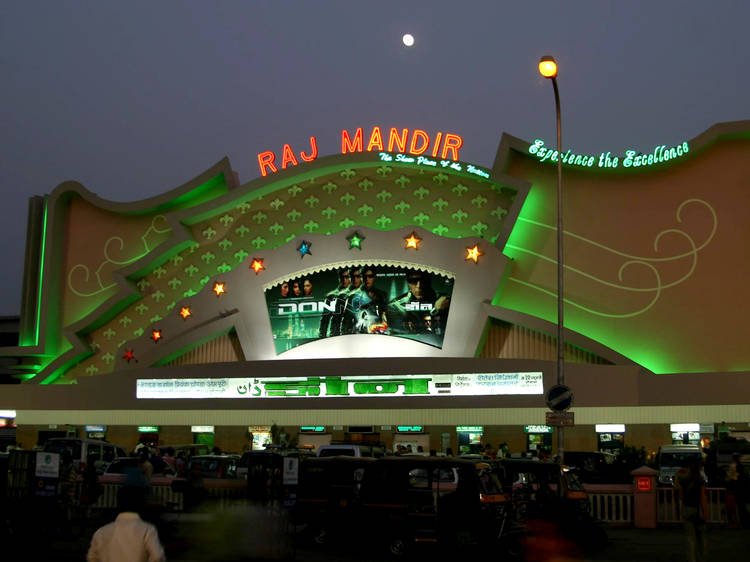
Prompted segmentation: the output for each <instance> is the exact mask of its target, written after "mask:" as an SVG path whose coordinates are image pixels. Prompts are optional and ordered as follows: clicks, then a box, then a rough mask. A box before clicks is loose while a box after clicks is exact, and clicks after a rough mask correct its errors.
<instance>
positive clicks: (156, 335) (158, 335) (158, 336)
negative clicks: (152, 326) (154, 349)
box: [151, 330, 164, 343]
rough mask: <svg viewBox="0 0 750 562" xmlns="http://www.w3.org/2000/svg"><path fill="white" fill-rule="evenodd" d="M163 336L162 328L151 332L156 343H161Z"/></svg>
mask: <svg viewBox="0 0 750 562" xmlns="http://www.w3.org/2000/svg"><path fill="white" fill-rule="evenodd" d="M163 337H164V336H163V335H162V333H161V330H154V331H153V332H151V339H152V340H154V343H159V340H160V339H162V338H163Z"/></svg>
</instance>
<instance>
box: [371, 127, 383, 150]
mask: <svg viewBox="0 0 750 562" xmlns="http://www.w3.org/2000/svg"><path fill="white" fill-rule="evenodd" d="M373 147H377V149H378V150H381V151H382V150H383V137H382V135H381V134H380V127H373V128H372V134H371V135H370V142H368V143H367V152H372V149H373Z"/></svg>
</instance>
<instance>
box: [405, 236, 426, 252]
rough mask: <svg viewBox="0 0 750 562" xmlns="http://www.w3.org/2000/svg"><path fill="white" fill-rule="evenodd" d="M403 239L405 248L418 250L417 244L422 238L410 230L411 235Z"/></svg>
mask: <svg viewBox="0 0 750 562" xmlns="http://www.w3.org/2000/svg"><path fill="white" fill-rule="evenodd" d="M404 241H405V242H406V249H407V250H408V249H409V248H414V249H415V250H419V248H418V246H419V243H420V242H421V241H422V239H421V238H419V237H418V236H417V233H416V232H412V233H411V236H408V237H407V238H404Z"/></svg>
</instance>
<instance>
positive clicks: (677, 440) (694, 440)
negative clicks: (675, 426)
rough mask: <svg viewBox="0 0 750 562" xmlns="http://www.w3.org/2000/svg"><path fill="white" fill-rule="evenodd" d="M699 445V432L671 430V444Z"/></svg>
mask: <svg viewBox="0 0 750 562" xmlns="http://www.w3.org/2000/svg"><path fill="white" fill-rule="evenodd" d="M683 443H684V444H685V445H700V444H701V434H700V432H698V431H673V432H672V444H673V445H680V444H683Z"/></svg>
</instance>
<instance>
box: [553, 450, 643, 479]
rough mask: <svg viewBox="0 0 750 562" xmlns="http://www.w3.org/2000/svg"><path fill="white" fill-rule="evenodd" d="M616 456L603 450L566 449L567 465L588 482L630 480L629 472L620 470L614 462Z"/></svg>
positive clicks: (579, 477)
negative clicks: (624, 472)
mask: <svg viewBox="0 0 750 562" xmlns="http://www.w3.org/2000/svg"><path fill="white" fill-rule="evenodd" d="M614 460H615V456H614V455H613V454H611V453H603V452H601V451H565V466H567V467H568V468H570V469H571V470H572V471H573V472H574V473H575V475H576V476H577V477H578V479H579V480H580V481H581V482H583V483H586V484H589V483H590V484H602V483H610V484H612V483H616V482H621V481H623V480H624V481H626V482H629V481H631V480H632V479H631V477H630V475H629V474H624V475H623V474H621V473H619V472H618V468H620V466H619V465H616V464H614Z"/></svg>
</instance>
